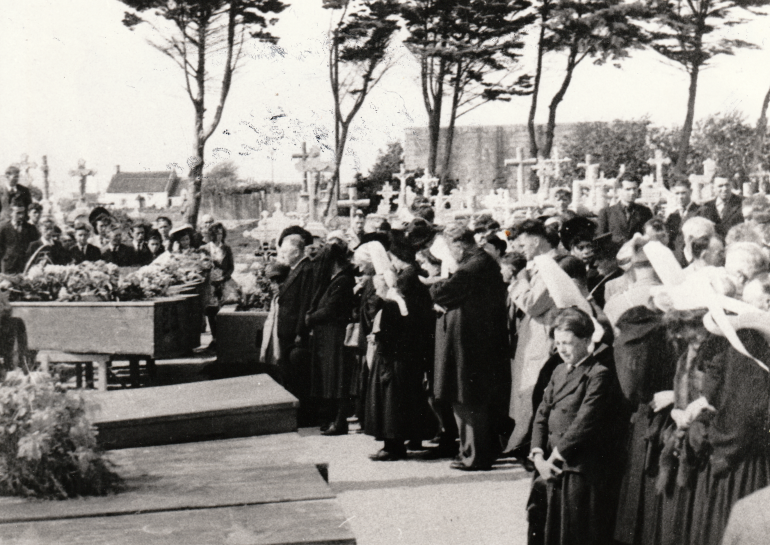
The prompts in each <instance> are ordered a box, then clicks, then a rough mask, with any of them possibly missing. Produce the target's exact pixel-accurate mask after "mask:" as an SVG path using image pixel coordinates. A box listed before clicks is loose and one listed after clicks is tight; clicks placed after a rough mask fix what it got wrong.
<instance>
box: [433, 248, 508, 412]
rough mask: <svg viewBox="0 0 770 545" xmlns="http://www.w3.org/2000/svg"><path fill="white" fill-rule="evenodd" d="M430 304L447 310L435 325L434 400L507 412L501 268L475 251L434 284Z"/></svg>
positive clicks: (506, 345)
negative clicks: (496, 407) (485, 406)
mask: <svg viewBox="0 0 770 545" xmlns="http://www.w3.org/2000/svg"><path fill="white" fill-rule="evenodd" d="M430 294H431V297H432V298H433V302H434V303H435V304H437V305H440V306H441V307H443V308H445V309H446V313H445V314H443V315H442V316H441V317H440V318H439V319H438V320H437V322H436V355H435V376H434V390H435V395H436V398H437V399H442V400H445V401H449V402H459V403H465V404H469V405H494V406H498V407H499V408H500V409H501V410H502V411H506V410H507V407H508V399H509V396H510V390H511V364H510V360H509V359H508V328H507V304H506V301H507V292H506V287H505V282H503V278H502V275H501V274H500V267H499V266H498V264H497V262H495V260H494V259H492V258H491V257H490V256H489V254H487V253H486V252H485V251H484V250H482V249H481V248H475V249H473V250H472V253H471V254H470V255H468V256H466V257H465V258H464V259H463V260H462V261H461V262H460V264H459V267H458V269H457V271H455V273H454V274H453V275H452V276H450V277H449V279H447V280H443V281H441V282H437V283H436V284H433V286H431V289H430Z"/></svg>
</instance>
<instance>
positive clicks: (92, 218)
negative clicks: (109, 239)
mask: <svg viewBox="0 0 770 545" xmlns="http://www.w3.org/2000/svg"><path fill="white" fill-rule="evenodd" d="M103 217H107V218H109V219H112V214H110V211H109V210H107V209H106V208H105V207H103V206H97V207H96V208H94V209H93V210H91V213H90V214H88V223H90V224H91V227H93V228H94V229H96V222H97V221H98V220H100V219H101V218H103Z"/></svg>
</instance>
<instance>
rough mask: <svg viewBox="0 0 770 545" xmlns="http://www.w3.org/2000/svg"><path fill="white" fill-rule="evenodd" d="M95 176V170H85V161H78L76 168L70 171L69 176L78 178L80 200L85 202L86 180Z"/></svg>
mask: <svg viewBox="0 0 770 545" xmlns="http://www.w3.org/2000/svg"><path fill="white" fill-rule="evenodd" d="M95 174H96V171H95V170H91V169H88V168H86V160H85V159H78V168H76V169H73V170H70V176H77V177H78V178H80V200H81V201H82V202H85V201H86V180H87V179H88V177H89V176H93V175H95Z"/></svg>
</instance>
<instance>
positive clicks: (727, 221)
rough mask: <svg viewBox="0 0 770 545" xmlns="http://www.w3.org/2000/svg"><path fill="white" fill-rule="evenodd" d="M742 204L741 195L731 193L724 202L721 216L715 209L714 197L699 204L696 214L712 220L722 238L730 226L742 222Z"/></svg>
mask: <svg viewBox="0 0 770 545" xmlns="http://www.w3.org/2000/svg"><path fill="white" fill-rule="evenodd" d="M742 206H743V197H741V196H740V195H736V194H735V193H733V194H731V195H730V198H729V199H728V200H727V202H726V203H725V207H724V208H723V209H722V216H721V217H720V216H719V212H718V211H717V201H716V199H712V200H710V201H706V202H704V203H703V204H702V205H701V207H700V210H698V215H699V216H701V217H704V218H706V219H710V220H711V221H713V222H714V224H715V225H716V228H717V233H719V235H720V236H721V237H722V238H724V237H725V236H727V232H728V231H729V230H730V228H731V227H732V226H734V225H738V224H739V223H743V208H742Z"/></svg>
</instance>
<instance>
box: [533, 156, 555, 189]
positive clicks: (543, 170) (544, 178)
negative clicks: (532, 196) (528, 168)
mask: <svg viewBox="0 0 770 545" xmlns="http://www.w3.org/2000/svg"><path fill="white" fill-rule="evenodd" d="M532 170H534V171H535V174H536V175H537V179H538V180H539V182H540V183H539V184H538V185H539V186H540V187H539V193H540V194H545V195H548V185H549V183H548V182H549V180H550V178H551V171H552V170H553V167H552V166H551V164H550V163H549V161H548V159H546V158H545V157H543V156H542V155H540V156H538V158H537V163H535V164H534V165H532Z"/></svg>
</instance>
